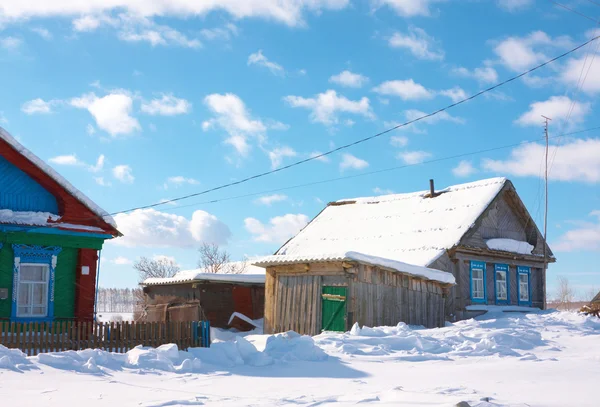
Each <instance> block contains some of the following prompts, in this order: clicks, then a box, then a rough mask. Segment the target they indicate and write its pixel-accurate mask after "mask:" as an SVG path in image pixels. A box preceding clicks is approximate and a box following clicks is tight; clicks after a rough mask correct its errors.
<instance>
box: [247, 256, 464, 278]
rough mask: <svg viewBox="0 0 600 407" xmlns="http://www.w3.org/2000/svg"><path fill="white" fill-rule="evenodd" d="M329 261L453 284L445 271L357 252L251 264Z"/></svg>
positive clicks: (276, 258)
mask: <svg viewBox="0 0 600 407" xmlns="http://www.w3.org/2000/svg"><path fill="white" fill-rule="evenodd" d="M331 261H358V262H360V263H365V264H370V265H373V266H379V267H385V268H388V269H392V270H395V271H398V272H401V273H406V274H410V275H412V276H416V277H423V278H425V279H427V280H433V281H439V282H440V283H445V284H454V283H455V282H456V281H455V280H454V276H453V275H452V274H451V273H446V272H445V271H440V270H435V269H430V268H427V267H422V266H415V265H413V264H407V263H404V262H401V261H397V260H391V259H386V258H382V257H377V256H371V255H368V254H364V253H358V252H352V251H350V252H345V253H337V254H322V255H311V256H300V255H297V256H293V255H278V254H274V255H272V256H266V257H263V258H260V259H257V260H255V261H254V262H253V264H254V265H257V266H263V267H268V266H275V265H283V264H297V263H310V262H331Z"/></svg>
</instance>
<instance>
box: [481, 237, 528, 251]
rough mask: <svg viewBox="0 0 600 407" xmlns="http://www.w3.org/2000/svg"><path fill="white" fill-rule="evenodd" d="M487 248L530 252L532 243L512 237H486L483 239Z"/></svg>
mask: <svg viewBox="0 0 600 407" xmlns="http://www.w3.org/2000/svg"><path fill="white" fill-rule="evenodd" d="M485 244H486V246H487V247H488V248H490V249H492V250H501V251H504V252H511V253H519V254H531V252H532V251H533V248H534V247H533V245H531V244H529V243H527V242H522V241H520V240H514V239H488V240H486V241H485Z"/></svg>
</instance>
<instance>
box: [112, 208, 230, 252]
mask: <svg viewBox="0 0 600 407" xmlns="http://www.w3.org/2000/svg"><path fill="white" fill-rule="evenodd" d="M115 221H116V222H117V225H118V228H119V230H120V231H121V232H122V233H123V235H124V236H123V237H119V238H117V239H113V240H111V242H114V244H117V245H121V246H126V247H178V248H193V247H197V246H199V245H200V244H201V243H203V242H206V243H214V244H217V245H223V244H226V243H227V240H228V239H229V238H230V236H231V231H230V230H229V228H228V227H227V225H225V224H224V223H223V222H221V221H220V220H219V219H218V218H217V217H216V216H214V215H211V214H210V213H208V212H205V211H202V210H197V211H195V212H194V213H193V214H192V218H191V219H188V218H186V217H184V216H180V215H175V214H170V213H165V212H160V211H157V210H155V209H152V208H150V209H138V210H135V211H133V212H130V213H125V214H123V213H120V214H117V215H116V216H115Z"/></svg>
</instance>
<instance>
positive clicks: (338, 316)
mask: <svg viewBox="0 0 600 407" xmlns="http://www.w3.org/2000/svg"><path fill="white" fill-rule="evenodd" d="M254 264H255V265H257V266H261V267H265V268H266V270H267V279H266V293H265V319H264V331H265V333H275V332H282V331H288V330H293V331H296V332H299V333H301V334H307V335H317V334H318V333H320V332H321V331H347V330H349V329H350V328H351V327H352V325H353V324H354V323H355V322H358V323H359V324H361V325H368V326H381V325H395V324H397V323H398V322H399V321H405V322H406V323H409V324H414V325H424V326H426V327H430V328H432V327H441V326H444V321H445V317H444V314H445V310H444V302H445V301H444V296H445V295H446V294H447V293H448V290H449V288H450V287H451V286H452V285H453V284H454V277H453V276H452V274H450V273H446V272H443V271H439V270H434V269H430V268H427V267H420V266H413V265H410V264H406V263H402V262H399V261H394V260H390V259H386V258H381V257H376V256H369V255H365V254H362V253H357V252H346V253H339V254H330V255H318V256H317V255H316V256H286V255H273V256H268V257H265V258H262V259H260V260H258V261H256V262H254Z"/></svg>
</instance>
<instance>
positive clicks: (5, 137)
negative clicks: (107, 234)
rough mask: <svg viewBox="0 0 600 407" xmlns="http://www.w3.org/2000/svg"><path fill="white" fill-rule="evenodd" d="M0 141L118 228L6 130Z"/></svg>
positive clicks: (108, 217)
mask: <svg viewBox="0 0 600 407" xmlns="http://www.w3.org/2000/svg"><path fill="white" fill-rule="evenodd" d="M0 139H2V140H4V141H6V142H7V143H8V144H10V145H11V146H12V147H13V148H14V149H15V150H17V151H18V152H19V153H20V154H21V155H23V156H24V157H25V158H27V159H28V160H29V161H31V162H32V163H33V164H34V165H36V166H37V167H38V168H39V169H40V170H42V171H44V172H45V173H46V174H47V175H48V176H49V177H51V178H52V179H54V180H55V181H56V182H57V183H58V184H60V186H62V187H63V188H64V189H66V190H67V191H68V192H69V193H70V194H71V195H73V196H74V197H75V198H77V200H79V201H80V202H81V203H82V204H84V205H85V206H87V207H88V208H89V209H90V210H91V211H92V212H93V213H94V214H96V215H98V216H99V217H101V218H102V219H103V220H104V222H106V223H108V224H109V225H111V226H112V227H114V228H115V229H116V228H117V223H116V222H115V220H114V219H113V217H112V216H110V215H109V214H108V213H107V212H106V211H105V210H104V209H102V208H100V207H99V206H98V205H96V204H95V203H94V202H93V201H92V200H91V199H90V198H88V197H87V196H85V195H84V194H83V192H81V191H80V190H78V189H77V188H75V187H74V186H73V185H72V184H71V183H70V182H69V181H67V180H66V179H65V178H64V177H63V176H61V175H60V174H59V173H58V172H56V171H54V169H53V168H52V167H50V166H49V165H48V164H46V163H45V162H44V161H43V160H42V159H40V158H39V157H38V156H36V155H35V154H33V153H32V152H31V151H29V150H28V149H27V148H25V147H24V146H23V145H22V144H21V143H19V142H18V141H17V140H15V138H14V137H13V136H11V135H10V134H9V133H8V132H7V131H6V130H4V129H3V128H2V127H0Z"/></svg>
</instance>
